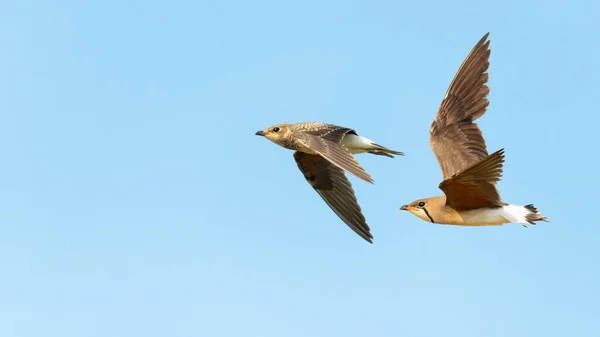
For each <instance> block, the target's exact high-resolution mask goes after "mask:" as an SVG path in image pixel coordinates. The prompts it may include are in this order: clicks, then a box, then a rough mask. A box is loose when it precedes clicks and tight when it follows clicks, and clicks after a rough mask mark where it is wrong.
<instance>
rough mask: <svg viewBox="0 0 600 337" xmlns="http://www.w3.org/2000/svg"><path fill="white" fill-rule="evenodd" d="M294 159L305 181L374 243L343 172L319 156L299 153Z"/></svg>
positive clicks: (342, 217)
mask: <svg viewBox="0 0 600 337" xmlns="http://www.w3.org/2000/svg"><path fill="white" fill-rule="evenodd" d="M294 159H296V164H298V168H299V169H300V171H301V172H302V174H304V178H306V181H308V183H309V184H310V185H311V186H312V187H313V188H314V189H315V190H316V191H317V193H319V195H321V197H322V198H323V200H325V202H326V203H327V205H329V207H331V209H332V210H333V211H334V212H335V214H337V215H338V216H339V217H340V218H341V219H342V220H343V221H344V222H345V223H346V224H347V225H348V226H350V228H352V230H353V231H355V232H356V234H358V235H360V236H361V237H362V238H363V239H365V240H367V241H369V242H371V243H372V242H373V241H372V239H373V236H372V235H371V233H370V229H369V226H368V225H367V223H366V222H365V217H364V216H363V215H362V213H361V210H360V206H359V205H358V201H357V200H356V197H355V196H354V190H353V189H352V185H351V184H350V181H348V179H347V178H346V176H345V175H344V171H343V170H342V169H340V168H339V167H337V166H335V165H333V164H331V162H329V161H328V160H326V159H324V158H323V157H321V156H319V155H316V154H308V153H304V152H300V151H296V152H295V153H294Z"/></svg>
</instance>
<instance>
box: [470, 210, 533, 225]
mask: <svg viewBox="0 0 600 337" xmlns="http://www.w3.org/2000/svg"><path fill="white" fill-rule="evenodd" d="M528 213H530V211H529V210H527V209H526V208H525V207H523V206H517V205H506V206H503V207H499V208H484V209H475V210H472V211H466V212H461V216H462V219H463V221H464V223H465V225H468V226H485V225H488V226H490V225H502V224H505V223H527V219H526V216H527V214H528Z"/></svg>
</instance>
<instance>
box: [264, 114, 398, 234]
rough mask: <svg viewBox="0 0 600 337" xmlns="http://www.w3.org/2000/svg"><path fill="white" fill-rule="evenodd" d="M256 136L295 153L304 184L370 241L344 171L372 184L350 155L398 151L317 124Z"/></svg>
mask: <svg viewBox="0 0 600 337" xmlns="http://www.w3.org/2000/svg"><path fill="white" fill-rule="evenodd" d="M256 135H258V136H264V137H265V138H267V139H269V140H270V141H272V142H273V143H275V144H277V145H279V146H282V147H284V148H286V149H289V150H295V151H296V152H295V153H294V159H295V160H296V164H298V168H299V169H300V171H301V172H302V173H303V174H304V178H306V180H307V181H308V183H309V184H310V185H311V186H312V187H313V188H314V189H315V190H316V191H317V193H319V195H321V197H322V198H323V200H325V202H326V203H327V205H329V207H331V209H332V210H333V211H334V212H335V214H337V215H338V216H339V217H340V218H341V219H342V220H343V221H344V222H345V223H346V224H347V225H348V226H349V227H350V228H352V230H354V231H355V232H356V233H357V234H358V235H360V236H361V237H362V238H363V239H365V240H367V241H369V242H371V243H372V242H373V241H372V239H373V236H372V235H371V232H370V228H369V226H368V225H367V223H366V221H365V217H364V216H363V214H362V212H361V209H360V206H359V205H358V202H357V200H356V197H355V196H354V190H353V189H352V185H351V184H350V181H348V179H347V178H346V176H345V174H344V171H347V172H349V173H351V174H353V175H355V176H357V177H358V178H361V179H363V180H365V181H368V182H370V183H373V179H372V178H371V176H370V175H369V174H368V173H367V172H365V170H364V169H363V168H362V167H361V166H360V164H359V163H358V162H357V161H356V160H355V159H354V156H353V154H358V153H365V152H367V153H372V154H376V155H381V156H386V157H393V156H394V155H404V154H403V153H402V152H398V151H393V150H390V149H388V148H386V147H383V146H381V145H378V144H376V143H374V142H373V141H371V140H369V139H367V138H365V137H362V136H359V135H358V134H357V133H356V131H354V130H352V129H349V128H344V127H341V126H337V125H332V124H326V123H318V122H306V123H297V124H279V125H275V126H271V127H269V128H267V129H265V130H263V131H258V132H257V133H256Z"/></svg>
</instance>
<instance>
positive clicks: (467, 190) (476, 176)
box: [439, 149, 504, 211]
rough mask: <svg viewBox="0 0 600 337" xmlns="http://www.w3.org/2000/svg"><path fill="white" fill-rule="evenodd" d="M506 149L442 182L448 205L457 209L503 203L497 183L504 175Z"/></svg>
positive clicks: (464, 209) (466, 209)
mask: <svg viewBox="0 0 600 337" xmlns="http://www.w3.org/2000/svg"><path fill="white" fill-rule="evenodd" d="M502 163H504V149H501V150H499V151H496V152H494V153H492V154H491V155H489V156H487V157H486V158H485V159H483V160H481V161H479V162H477V163H475V164H474V165H472V166H470V167H468V168H467V169H465V170H464V171H462V172H460V173H459V174H457V175H456V176H454V177H452V178H448V179H446V180H444V181H442V182H441V183H440V186H439V187H440V189H441V190H442V191H444V194H446V205H447V206H450V207H452V208H453V209H455V210H457V211H468V210H472V209H478V208H484V207H500V206H502V205H503V203H502V200H501V199H500V194H499V193H498V190H497V189H496V183H497V182H498V181H499V180H500V177H501V176H502Z"/></svg>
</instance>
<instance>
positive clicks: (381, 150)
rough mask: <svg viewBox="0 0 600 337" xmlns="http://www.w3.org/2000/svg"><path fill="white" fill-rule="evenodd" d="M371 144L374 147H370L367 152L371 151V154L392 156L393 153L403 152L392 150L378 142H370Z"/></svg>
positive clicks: (402, 154)
mask: <svg viewBox="0 0 600 337" xmlns="http://www.w3.org/2000/svg"><path fill="white" fill-rule="evenodd" d="M372 146H373V147H374V149H372V150H370V151H368V152H369V153H372V154H376V155H378V156H386V157H390V158H394V155H397V156H404V152H400V151H394V150H391V149H388V148H387V147H385V146H381V145H379V144H375V143H372Z"/></svg>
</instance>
